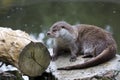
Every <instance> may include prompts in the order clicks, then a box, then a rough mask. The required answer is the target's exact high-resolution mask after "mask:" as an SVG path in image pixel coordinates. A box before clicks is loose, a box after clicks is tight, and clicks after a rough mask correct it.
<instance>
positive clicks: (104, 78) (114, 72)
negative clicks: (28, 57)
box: [48, 52, 120, 80]
mask: <svg viewBox="0 0 120 80" xmlns="http://www.w3.org/2000/svg"><path fill="white" fill-rule="evenodd" d="M51 53H52V52H51ZM69 58H70V56H68V55H66V56H65V55H64V56H59V58H58V59H57V60H56V61H55V62H52V61H51V63H50V66H49V68H48V71H49V72H51V73H52V74H53V75H54V76H55V78H57V79H58V80H98V79H99V80H120V55H116V57H115V58H114V59H112V60H110V61H108V62H106V63H103V64H100V65H98V66H94V67H90V68H86V69H81V70H69V71H65V70H56V69H57V68H59V67H63V66H68V65H74V64H79V63H82V62H84V61H86V60H89V59H88V58H87V59H83V58H82V57H81V56H79V57H78V58H77V61H75V62H69Z"/></svg>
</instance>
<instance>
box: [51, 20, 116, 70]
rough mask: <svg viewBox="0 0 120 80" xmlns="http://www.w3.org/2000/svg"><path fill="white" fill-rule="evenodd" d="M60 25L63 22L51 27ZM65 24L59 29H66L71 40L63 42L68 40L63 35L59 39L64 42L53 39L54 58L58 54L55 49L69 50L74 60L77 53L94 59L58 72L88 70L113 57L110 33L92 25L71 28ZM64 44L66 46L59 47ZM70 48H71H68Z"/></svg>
mask: <svg viewBox="0 0 120 80" xmlns="http://www.w3.org/2000/svg"><path fill="white" fill-rule="evenodd" d="M62 23H63V22H57V23H55V24H56V26H54V25H53V26H54V27H58V26H59V27H60V25H59V24H62ZM67 24H68V23H64V24H63V25H62V26H61V27H63V26H64V29H66V30H67V31H68V32H69V34H71V35H70V36H71V37H73V38H72V39H71V40H70V41H68V42H64V41H67V40H69V38H68V37H67V36H64V35H63V36H62V37H60V38H62V39H65V40H60V39H59V38H55V40H56V44H55V45H56V46H54V47H55V49H54V48H53V50H54V51H55V56H54V57H57V55H56V54H58V53H57V51H58V52H59V50H56V49H60V50H62V49H64V50H67V49H70V51H71V55H72V57H73V59H75V60H76V57H77V54H78V53H84V56H85V57H87V56H93V57H94V58H92V59H90V60H89V61H87V62H85V63H82V64H77V65H73V66H66V67H62V68H58V70H73V69H83V68H88V67H92V66H96V65H98V64H101V63H104V62H106V61H109V60H110V59H112V58H114V57H115V54H116V49H117V45H116V42H115V40H114V39H113V37H112V35H111V33H109V32H107V31H105V30H103V29H101V28H99V27H97V26H93V25H85V24H80V25H76V26H75V27H72V26H70V25H69V26H68V25H67ZM53 26H52V27H53ZM57 41H61V42H62V43H60V44H59V42H57ZM64 43H66V44H68V45H67V46H64V47H60V46H61V45H63V44H64ZM70 46H73V47H72V48H69V47H70ZM71 59H72V58H71Z"/></svg>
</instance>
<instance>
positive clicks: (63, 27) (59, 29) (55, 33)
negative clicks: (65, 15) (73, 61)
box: [47, 21, 73, 38]
mask: <svg viewBox="0 0 120 80" xmlns="http://www.w3.org/2000/svg"><path fill="white" fill-rule="evenodd" d="M72 31H73V29H72V27H71V25H70V24H68V23H66V22H65V21H59V22H56V23H54V24H53V25H52V27H51V28H50V30H49V31H48V32H47V36H49V37H51V38H58V37H60V36H61V35H65V34H66V32H67V33H72Z"/></svg>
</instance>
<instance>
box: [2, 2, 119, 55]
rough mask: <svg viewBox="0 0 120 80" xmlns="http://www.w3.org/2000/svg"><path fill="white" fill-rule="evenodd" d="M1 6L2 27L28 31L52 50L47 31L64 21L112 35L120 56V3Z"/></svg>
mask: <svg viewBox="0 0 120 80" xmlns="http://www.w3.org/2000/svg"><path fill="white" fill-rule="evenodd" d="M104 1H105V2H104ZM0 2H1V3H0V4H1V5H0V26H1V27H10V28H12V29H21V30H23V31H26V32H27V33H29V34H30V35H31V36H32V37H33V38H35V39H37V40H40V41H42V42H43V43H45V44H46V46H48V47H51V46H50V44H51V39H48V38H47V37H46V35H45V34H46V32H47V30H48V29H49V27H50V26H51V25H52V24H53V23H54V22H56V21H60V20H64V21H67V22H68V23H70V24H78V23H80V24H92V25H96V26H100V27H102V28H104V29H106V30H108V31H110V32H111V33H112V34H113V36H114V38H115V40H116V42H117V44H118V53H119V52H120V50H119V49H120V36H119V34H120V2H119V1H117V0H114V1H111V2H109V1H108V0H103V1H95V0H93V1H89V0H86V1H84V0H83V1H79V0H75V1H72V0H71V1H69V0H67V1H57V0H54V1H50V0H48V1H47V0H45V1H41V0H35V1H34V2H33V1H32V0H19V1H17V0H16V2H15V0H1V1H0Z"/></svg>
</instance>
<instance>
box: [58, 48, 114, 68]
mask: <svg viewBox="0 0 120 80" xmlns="http://www.w3.org/2000/svg"><path fill="white" fill-rule="evenodd" d="M115 54H116V49H115V48H114V47H112V46H110V47H108V48H106V49H105V50H103V52H102V53H101V54H99V55H98V56H96V57H95V58H92V59H90V60H89V61H87V62H85V63H82V64H77V65H73V66H66V67H61V68H58V70H75V69H84V68H88V67H93V66H96V65H98V64H102V63H104V62H107V61H109V60H110V59H112V58H114V57H115Z"/></svg>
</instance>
